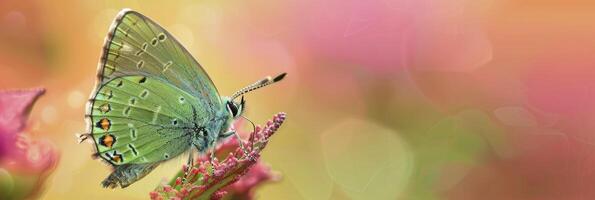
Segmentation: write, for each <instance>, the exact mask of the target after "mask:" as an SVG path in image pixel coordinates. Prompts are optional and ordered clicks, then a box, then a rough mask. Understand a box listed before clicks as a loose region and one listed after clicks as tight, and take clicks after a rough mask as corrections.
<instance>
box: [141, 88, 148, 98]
mask: <svg viewBox="0 0 595 200" xmlns="http://www.w3.org/2000/svg"><path fill="white" fill-rule="evenodd" d="M147 95H149V90H147V89H144V90H143V92H141V93H140V98H143V99H144V98H146V97H147Z"/></svg>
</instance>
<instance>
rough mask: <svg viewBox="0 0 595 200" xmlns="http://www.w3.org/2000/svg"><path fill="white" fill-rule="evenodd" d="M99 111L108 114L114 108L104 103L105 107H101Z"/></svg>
mask: <svg viewBox="0 0 595 200" xmlns="http://www.w3.org/2000/svg"><path fill="white" fill-rule="evenodd" d="M99 110H100V111H101V112H102V113H107V112H109V111H111V110H112V108H111V106H110V105H109V103H104V104H103V105H101V106H99Z"/></svg>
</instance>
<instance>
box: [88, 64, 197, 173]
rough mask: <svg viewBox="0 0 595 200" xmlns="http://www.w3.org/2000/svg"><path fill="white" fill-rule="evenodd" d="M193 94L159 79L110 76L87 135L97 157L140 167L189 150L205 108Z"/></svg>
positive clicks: (98, 94) (97, 98) (99, 95)
mask: <svg viewBox="0 0 595 200" xmlns="http://www.w3.org/2000/svg"><path fill="white" fill-rule="evenodd" d="M193 101H198V99H196V98H195V97H194V96H192V95H191V94H189V93H186V92H184V91H182V90H179V89H177V88H175V87H173V86H171V85H169V84H167V83H166V82H162V81H160V80H159V79H155V78H150V77H144V76H125V77H121V78H115V79H113V80H112V81H110V82H108V83H106V84H104V85H103V86H102V87H101V88H100V89H99V92H98V93H97V95H96V96H95V99H94V101H93V105H92V106H93V107H92V109H93V110H92V111H91V116H90V117H91V119H92V120H93V122H94V124H93V128H92V136H93V139H94V141H95V147H96V149H97V153H98V156H100V157H101V158H103V159H104V160H106V161H108V162H109V163H111V164H113V165H122V164H129V163H132V164H143V163H153V162H158V161H163V160H167V159H170V158H172V157H175V156H177V155H179V154H181V153H182V152H184V151H186V150H188V149H189V148H190V147H191V142H192V140H191V137H192V135H193V134H195V133H196V132H200V129H199V128H198V127H197V126H196V125H195V123H196V121H201V120H205V118H204V117H203V118H199V116H200V115H198V114H197V113H198V112H204V109H201V108H200V107H196V106H194V105H192V104H191V103H190V102H193Z"/></svg>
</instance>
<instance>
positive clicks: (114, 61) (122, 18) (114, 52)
mask: <svg viewBox="0 0 595 200" xmlns="http://www.w3.org/2000/svg"><path fill="white" fill-rule="evenodd" d="M101 60H102V62H101V63H100V69H99V72H98V79H99V80H100V83H99V85H101V84H105V83H107V82H109V81H111V80H112V79H114V78H117V77H122V76H128V75H143V76H148V77H153V78H157V79H160V80H162V81H164V82H167V83H169V84H171V85H173V86H175V87H177V88H179V89H180V90H184V91H186V92H188V93H190V94H191V95H193V96H195V97H197V98H199V99H201V100H202V101H200V102H197V103H199V104H201V106H202V107H206V108H207V110H208V111H209V112H211V113H214V112H215V111H216V110H217V109H218V108H219V106H220V105H221V99H220V97H219V93H218V92H217V88H216V87H215V85H214V84H213V81H212V80H211V78H210V77H209V76H208V75H207V73H206V72H205V71H204V69H203V68H202V67H201V66H200V64H199V63H198V62H197V61H196V60H195V59H194V58H193V57H192V55H191V54H190V53H189V52H188V51H187V50H186V49H185V48H184V47H183V46H182V45H181V44H180V43H179V42H178V41H177V40H176V39H175V38H174V37H173V36H172V35H171V34H170V33H169V32H167V31H166V30H165V29H163V28H162V27H161V26H159V25H158V24H157V23H155V22H153V21H152V20H151V19H149V18H147V17H145V16H144V15H142V14H140V13H138V12H135V11H131V10H128V9H125V10H123V11H121V12H120V14H119V16H118V17H117V18H116V20H115V21H114V23H113V24H112V27H111V31H110V33H109V35H108V37H107V40H106V44H105V47H104V52H103V57H102V59H101Z"/></svg>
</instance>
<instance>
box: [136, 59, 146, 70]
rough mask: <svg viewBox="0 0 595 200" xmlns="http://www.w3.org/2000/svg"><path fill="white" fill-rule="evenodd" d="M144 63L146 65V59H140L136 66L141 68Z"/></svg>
mask: <svg viewBox="0 0 595 200" xmlns="http://www.w3.org/2000/svg"><path fill="white" fill-rule="evenodd" d="M143 65H145V61H144V60H139V61H138V62H137V63H136V68H139V69H140V68H143Z"/></svg>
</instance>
